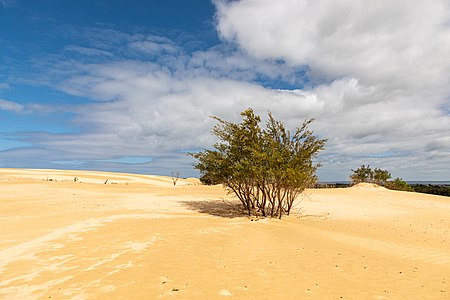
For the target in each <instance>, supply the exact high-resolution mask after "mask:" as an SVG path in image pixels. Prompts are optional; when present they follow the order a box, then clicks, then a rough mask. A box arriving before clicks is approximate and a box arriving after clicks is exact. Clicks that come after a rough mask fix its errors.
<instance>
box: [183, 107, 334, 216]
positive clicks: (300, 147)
mask: <svg viewBox="0 0 450 300" xmlns="http://www.w3.org/2000/svg"><path fill="white" fill-rule="evenodd" d="M241 116H242V118H243V120H242V122H241V123H238V124H235V123H231V122H228V121H224V120H222V119H220V118H218V117H213V118H214V119H215V120H217V121H218V122H219V123H218V124H217V125H216V126H215V127H214V128H213V130H212V132H213V134H214V135H216V136H217V137H218V138H219V140H220V141H219V142H218V143H216V144H214V146H213V147H214V150H204V151H202V152H199V153H196V154H191V155H192V156H193V157H194V158H196V159H197V160H198V162H197V164H196V165H195V168H196V169H198V170H199V171H200V174H201V177H200V178H201V180H202V182H206V183H214V184H217V183H222V184H224V185H225V187H227V188H228V190H229V191H230V192H232V193H234V194H235V195H236V197H237V198H238V199H239V200H240V201H241V203H242V206H243V208H244V209H245V210H246V211H247V213H248V215H251V214H254V215H259V214H261V215H263V216H271V217H274V216H277V217H278V218H281V216H282V215H283V214H287V215H289V213H290V211H291V208H292V205H293V203H294V200H295V199H296V197H297V196H298V195H299V194H300V193H301V192H302V191H303V190H304V189H305V188H306V187H308V186H309V185H312V184H313V183H315V181H316V180H317V177H316V175H315V172H316V170H317V168H318V167H319V164H315V163H314V162H313V159H314V158H315V157H317V154H318V152H319V151H320V150H322V149H323V148H324V145H325V142H326V140H321V139H318V138H316V137H315V136H314V135H313V132H312V131H310V130H309V129H308V126H309V124H310V123H311V122H313V119H310V120H305V121H304V122H303V124H302V125H301V126H300V127H298V128H297V129H296V131H295V132H294V133H293V134H291V132H290V131H289V130H287V129H286V128H285V126H284V124H283V123H282V122H280V121H277V120H275V119H274V117H273V116H272V114H271V113H270V112H269V114H268V122H267V124H266V128H265V129H262V128H261V127H260V126H259V123H260V122H261V118H260V117H259V116H257V115H255V114H254V112H253V110H252V109H247V110H246V111H244V112H242V113H241Z"/></svg>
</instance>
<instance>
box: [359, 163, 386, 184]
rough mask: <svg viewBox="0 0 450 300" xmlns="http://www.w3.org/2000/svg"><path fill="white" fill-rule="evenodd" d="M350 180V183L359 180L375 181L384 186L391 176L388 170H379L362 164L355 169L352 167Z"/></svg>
mask: <svg viewBox="0 0 450 300" xmlns="http://www.w3.org/2000/svg"><path fill="white" fill-rule="evenodd" d="M352 172H353V173H352V174H351V175H350V180H351V182H352V184H357V183H361V182H367V183H375V184H378V185H382V186H386V185H387V182H388V180H389V179H390V178H391V173H389V171H388V170H381V169H378V168H375V169H372V168H371V167H370V165H368V166H367V167H366V166H365V165H362V166H361V167H359V168H358V169H356V170H353V169H352Z"/></svg>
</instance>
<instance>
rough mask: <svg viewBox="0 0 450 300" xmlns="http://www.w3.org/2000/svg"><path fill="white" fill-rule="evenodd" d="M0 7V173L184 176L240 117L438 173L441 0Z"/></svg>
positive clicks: (338, 176) (336, 153)
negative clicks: (306, 124)
mask: <svg viewBox="0 0 450 300" xmlns="http://www.w3.org/2000/svg"><path fill="white" fill-rule="evenodd" d="M391 2H392V1H387V0H382V1H377V3H366V2H361V1H357V0H344V1H339V3H338V2H336V1H332V0H320V1H306V0H282V1H268V0H267V1H266V0H258V1H256V0H241V1H226V0H216V1H208V0H204V1H203V0H194V1H178V0H166V1H119V0H116V1H106V0H105V1H103V0H102V1H100V0H98V1H95V0H92V1H56V0H54V1H46V0H42V1H22V0H0V45H1V47H0V167H21V168H22V167H23V168H65V169H95V170H109V171H122V172H137V173H147V174H163V175H170V173H171V172H173V171H181V173H182V175H183V176H195V175H196V174H197V173H196V171H195V170H194V169H193V168H192V163H193V161H192V159H191V158H189V157H187V156H186V152H188V151H195V150H197V149H201V148H205V147H208V146H209V145H211V144H212V143H213V142H214V141H215V140H214V137H212V136H211V134H210V129H211V127H212V126H213V125H214V122H213V120H211V119H210V118H209V117H208V116H210V115H218V116H221V117H223V118H225V119H228V120H232V121H238V116H239V112H240V111H242V110H244V109H246V108H247V107H253V108H254V109H255V111H256V112H257V113H259V114H262V115H264V114H265V113H266V112H267V111H268V110H270V111H272V112H273V113H274V115H275V117H277V118H278V119H281V120H283V121H285V122H286V124H287V125H288V126H289V127H291V128H295V126H297V125H299V124H300V123H301V122H302V121H303V119H305V118H309V117H315V118H316V122H315V123H314V124H313V129H314V131H315V132H316V134H318V135H319V136H320V137H324V138H328V139H329V142H328V144H327V147H326V150H325V151H324V152H323V153H322V154H321V156H320V160H321V162H322V164H323V167H322V168H321V170H320V171H319V176H320V178H321V180H346V179H347V177H348V175H349V173H350V169H351V168H356V167H358V166H360V165H361V164H371V165H372V166H374V167H380V168H387V169H389V170H390V171H391V172H392V173H393V175H394V176H400V177H403V178H404V179H407V180H448V179H450V171H449V170H450V163H449V162H450V150H449V149H450V114H449V110H448V107H449V106H450V79H449V78H450V76H448V74H449V72H450V61H449V59H448V58H447V56H448V53H450V28H449V26H450V10H449V3H448V1H446V0H436V1H434V2H433V3H431V4H430V3H429V2H428V1H417V2H414V3H413V4H412V3H411V2H410V1H407V0H401V1H397V2H396V3H391Z"/></svg>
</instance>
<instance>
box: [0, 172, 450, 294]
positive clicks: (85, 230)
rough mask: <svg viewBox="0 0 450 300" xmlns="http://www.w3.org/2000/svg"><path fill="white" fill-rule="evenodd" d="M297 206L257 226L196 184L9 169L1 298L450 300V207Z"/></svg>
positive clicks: (327, 200)
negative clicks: (289, 214)
mask: <svg viewBox="0 0 450 300" xmlns="http://www.w3.org/2000/svg"><path fill="white" fill-rule="evenodd" d="M75 177H76V181H74V179H75ZM106 180H107V181H106ZM105 182H106V184H105ZM299 200H301V201H300V202H299V204H298V205H297V206H296V208H295V209H294V211H295V213H294V214H293V215H291V216H289V217H284V218H283V219H281V220H278V219H259V220H258V219H251V218H247V217H246V216H242V215H241V214H240V213H239V211H238V210H237V209H236V204H237V203H236V202H235V201H234V200H233V199H232V197H230V196H228V195H227V194H226V193H225V192H224V190H223V188H222V187H221V186H212V187H207V186H202V185H199V184H198V182H197V180H195V179H188V180H182V179H180V180H179V181H178V182H177V185H176V186H173V184H172V180H171V178H167V177H161V176H144V175H133V174H118V173H102V172H87V171H57V170H18V169H0V298H5V299H159V298H170V299H172V298H173V299H226V298H230V299H231V298H235V299H450V198H448V197H439V196H432V195H425V194H416V193H405V192H396V191H389V190H386V189H384V188H380V187H376V186H371V185H359V186H356V187H352V188H347V189H327V190H307V191H306V192H305V193H304V194H303V195H302V196H301V197H300V198H299Z"/></svg>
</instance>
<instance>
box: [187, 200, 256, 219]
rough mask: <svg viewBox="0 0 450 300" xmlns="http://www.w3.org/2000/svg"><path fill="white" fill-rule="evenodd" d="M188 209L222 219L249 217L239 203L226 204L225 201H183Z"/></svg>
mask: <svg viewBox="0 0 450 300" xmlns="http://www.w3.org/2000/svg"><path fill="white" fill-rule="evenodd" d="M182 204H183V205H185V206H186V207H187V208H189V209H191V210H194V211H197V212H199V213H202V214H210V215H212V216H217V217H222V218H241V217H248V214H247V213H246V212H245V211H244V210H243V209H242V205H241V203H239V202H234V201H233V202H226V201H225V200H203V201H183V202H182Z"/></svg>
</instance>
